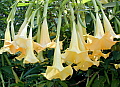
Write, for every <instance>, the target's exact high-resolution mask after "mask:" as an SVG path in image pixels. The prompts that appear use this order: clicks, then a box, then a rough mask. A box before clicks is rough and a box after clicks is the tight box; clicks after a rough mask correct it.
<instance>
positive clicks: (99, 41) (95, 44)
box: [86, 13, 116, 50]
mask: <svg viewBox="0 0 120 87" xmlns="http://www.w3.org/2000/svg"><path fill="white" fill-rule="evenodd" d="M115 43H116V41H113V37H112V35H111V34H110V32H107V33H105V34H104V31H103V27H102V24H101V21H100V19H99V16H98V13H97V14H96V27H95V34H94V36H90V35H89V36H88V43H87V44H86V47H87V49H88V50H104V49H110V48H111V47H112V46H113V45H114V44H115Z"/></svg>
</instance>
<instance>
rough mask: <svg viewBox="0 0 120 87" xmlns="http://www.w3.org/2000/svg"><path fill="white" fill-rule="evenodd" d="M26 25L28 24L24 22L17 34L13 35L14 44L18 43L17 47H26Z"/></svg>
mask: <svg viewBox="0 0 120 87" xmlns="http://www.w3.org/2000/svg"><path fill="white" fill-rule="evenodd" d="M27 26H28V24H26V26H25V27H24V28H23V29H22V30H21V31H19V32H18V34H17V35H15V37H14V41H15V43H16V45H18V46H19V47H22V48H26V47H27V43H26V42H27Z"/></svg>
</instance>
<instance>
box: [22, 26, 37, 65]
mask: <svg viewBox="0 0 120 87" xmlns="http://www.w3.org/2000/svg"><path fill="white" fill-rule="evenodd" d="M26 43H27V48H26V56H25V58H24V61H23V62H24V63H36V62H38V61H39V60H38V59H37V57H36V56H35V54H34V52H33V50H34V49H33V41H32V28H31V29H30V33H29V38H28V40H27V42H26Z"/></svg>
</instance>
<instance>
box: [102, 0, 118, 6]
mask: <svg viewBox="0 0 120 87" xmlns="http://www.w3.org/2000/svg"><path fill="white" fill-rule="evenodd" d="M117 3H118V4H119V6H120V1H117ZM103 6H104V7H114V6H116V2H109V3H107V4H104V5H103Z"/></svg>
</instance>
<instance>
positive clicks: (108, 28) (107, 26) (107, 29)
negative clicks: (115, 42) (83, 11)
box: [101, 9, 120, 38]
mask: <svg viewBox="0 0 120 87" xmlns="http://www.w3.org/2000/svg"><path fill="white" fill-rule="evenodd" d="M101 11H102V14H103V23H104V29H105V33H107V32H110V34H111V35H112V36H113V37H115V38H120V35H116V34H115V32H114V30H113V28H112V26H111V24H110V22H109V20H108V18H107V17H106V15H105V13H104V11H103V10H102V9H101Z"/></svg>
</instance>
